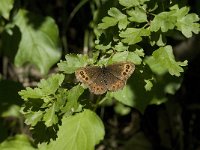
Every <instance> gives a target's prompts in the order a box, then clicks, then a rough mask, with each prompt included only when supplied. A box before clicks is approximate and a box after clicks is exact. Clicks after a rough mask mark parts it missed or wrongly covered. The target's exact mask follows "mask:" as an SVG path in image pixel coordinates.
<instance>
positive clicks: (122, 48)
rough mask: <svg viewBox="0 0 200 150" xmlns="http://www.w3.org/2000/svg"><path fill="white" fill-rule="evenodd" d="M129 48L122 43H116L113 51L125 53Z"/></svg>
mask: <svg viewBox="0 0 200 150" xmlns="http://www.w3.org/2000/svg"><path fill="white" fill-rule="evenodd" d="M128 47H129V46H125V45H124V44H123V43H122V42H119V43H117V45H115V47H114V50H116V51H119V52H120V51H126V50H128Z"/></svg>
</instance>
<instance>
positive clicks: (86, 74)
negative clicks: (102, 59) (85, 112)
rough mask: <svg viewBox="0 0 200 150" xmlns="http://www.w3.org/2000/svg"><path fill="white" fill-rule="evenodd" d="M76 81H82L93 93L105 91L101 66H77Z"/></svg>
mask: <svg viewBox="0 0 200 150" xmlns="http://www.w3.org/2000/svg"><path fill="white" fill-rule="evenodd" d="M75 75H76V78H77V80H78V81H80V82H83V83H84V84H85V85H86V86H87V87H89V90H90V91H91V92H92V93H94V94H97V95H98V94H103V93H105V92H106V91H107V87H106V84H105V82H104V76H103V72H102V68H100V67H97V66H89V67H83V68H79V69H78V70H77V71H76V72H75Z"/></svg>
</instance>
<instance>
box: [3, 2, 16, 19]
mask: <svg viewBox="0 0 200 150" xmlns="http://www.w3.org/2000/svg"><path fill="white" fill-rule="evenodd" d="M13 5H14V0H1V5H0V16H3V17H4V18H5V19H7V20H8V19H9V16H10V11H11V10H12V8H13Z"/></svg>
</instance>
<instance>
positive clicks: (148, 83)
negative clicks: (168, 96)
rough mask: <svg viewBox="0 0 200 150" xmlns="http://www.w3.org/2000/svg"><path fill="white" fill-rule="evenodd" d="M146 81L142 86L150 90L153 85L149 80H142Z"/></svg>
mask: <svg viewBox="0 0 200 150" xmlns="http://www.w3.org/2000/svg"><path fill="white" fill-rule="evenodd" d="M144 81H145V82H146V85H145V86H144V88H145V90H146V91H151V88H152V87H153V84H152V82H151V81H150V80H144Z"/></svg>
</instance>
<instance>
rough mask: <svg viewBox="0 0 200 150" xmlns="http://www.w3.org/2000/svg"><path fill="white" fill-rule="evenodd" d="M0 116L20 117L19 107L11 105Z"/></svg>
mask: <svg viewBox="0 0 200 150" xmlns="http://www.w3.org/2000/svg"><path fill="white" fill-rule="evenodd" d="M1 117H5V118H8V117H14V118H20V117H21V113H20V107H19V106H18V105H11V106H10V107H9V108H8V109H7V110H6V111H4V112H3V113H2V115H1Z"/></svg>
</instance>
